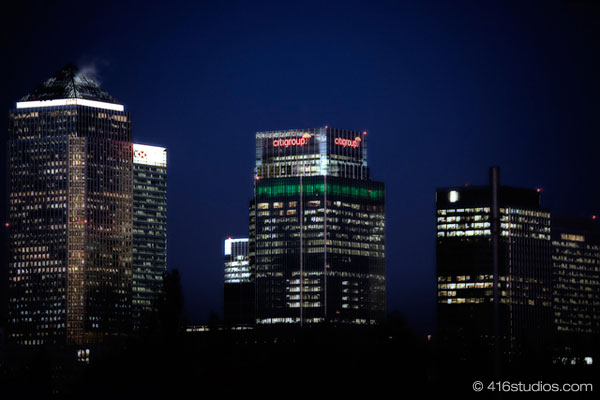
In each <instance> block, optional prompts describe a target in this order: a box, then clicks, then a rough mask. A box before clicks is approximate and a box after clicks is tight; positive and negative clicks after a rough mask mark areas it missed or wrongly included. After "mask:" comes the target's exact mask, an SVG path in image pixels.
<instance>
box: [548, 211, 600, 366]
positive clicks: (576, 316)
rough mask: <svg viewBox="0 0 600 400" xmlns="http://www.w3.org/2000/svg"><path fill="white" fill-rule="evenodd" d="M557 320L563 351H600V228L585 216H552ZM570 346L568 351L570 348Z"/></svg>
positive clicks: (582, 353) (587, 353)
mask: <svg viewBox="0 0 600 400" xmlns="http://www.w3.org/2000/svg"><path fill="white" fill-rule="evenodd" d="M552 263H553V280H554V288H553V299H554V300H553V303H554V315H553V317H554V324H555V329H556V331H557V339H558V342H557V344H558V346H559V354H560V355H569V356H571V357H573V356H590V355H595V356H598V355H599V352H600V344H599V343H600V341H599V340H598V339H600V232H599V229H598V223H597V222H595V221H593V220H591V219H588V218H582V217H575V216H565V215H553V216H552ZM567 350H568V351H567Z"/></svg>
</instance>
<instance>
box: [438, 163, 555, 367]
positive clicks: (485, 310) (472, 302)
mask: <svg viewBox="0 0 600 400" xmlns="http://www.w3.org/2000/svg"><path fill="white" fill-rule="evenodd" d="M496 171H497V172H498V170H497V169H496ZM492 175H493V173H492ZM497 175H499V173H498V174H497ZM494 182H495V183H494ZM494 186H495V188H496V189H494ZM436 208H437V212H436V214H437V216H436V218H437V221H436V222H437V246H436V253H437V262H436V264H437V285H438V288H437V323H438V331H439V332H438V333H439V336H440V337H441V340H442V343H443V347H444V348H445V349H451V351H454V352H456V354H458V355H459V356H464V355H468V354H471V355H475V356H480V355H481V356H485V355H486V354H487V355H488V356H489V355H490V353H492V352H493V348H494V346H495V345H498V347H499V354H501V355H502V354H503V355H505V356H510V357H511V358H516V357H526V356H533V357H544V356H545V352H546V351H547V350H549V348H550V340H551V333H550V332H551V330H552V261H551V241H550V239H551V237H550V230H551V226H550V223H551V222H550V212H549V211H547V210H545V209H543V208H542V207H541V205H540V192H539V191H537V190H531V189H520V188H514V187H509V186H500V185H499V176H498V179H497V180H495V181H494V179H491V181H490V185H488V186H468V187H463V186H457V187H448V188H441V189H438V190H437V192H436ZM494 216H497V217H496V218H494ZM495 227H496V228H495ZM494 241H496V243H497V254H496V256H495V250H494V249H495V245H494ZM495 258H496V262H497V266H496V267H497V271H498V274H497V276H494V259H495ZM495 291H496V292H495ZM495 294H496V296H495ZM495 318H496V321H494V320H495ZM495 322H496V323H497V325H496V326H495V324H494V323H495ZM496 332H497V333H496ZM496 335H497V336H496Z"/></svg>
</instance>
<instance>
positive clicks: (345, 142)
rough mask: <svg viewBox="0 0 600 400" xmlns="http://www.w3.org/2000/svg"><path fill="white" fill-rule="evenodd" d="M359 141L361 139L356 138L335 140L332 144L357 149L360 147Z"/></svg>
mask: <svg viewBox="0 0 600 400" xmlns="http://www.w3.org/2000/svg"><path fill="white" fill-rule="evenodd" d="M361 141H362V140H361V138H360V137H358V136H357V137H355V138H354V140H350V139H343V138H335V140H334V141H333V142H334V143H335V144H337V145H338V146H342V147H353V148H357V147H358V146H359V145H360V142H361Z"/></svg>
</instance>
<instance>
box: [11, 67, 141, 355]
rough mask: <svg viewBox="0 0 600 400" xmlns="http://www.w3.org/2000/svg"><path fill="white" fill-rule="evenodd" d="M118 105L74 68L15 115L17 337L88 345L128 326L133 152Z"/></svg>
mask: <svg viewBox="0 0 600 400" xmlns="http://www.w3.org/2000/svg"><path fill="white" fill-rule="evenodd" d="M78 93H84V94H85V95H83V94H82V96H85V98H86V101H89V102H91V103H86V104H84V103H78V102H77V100H79V99H78V98H75V96H77V94H78ZM63 96H66V97H63ZM89 104H93V105H94V106H90V105H89ZM119 110H123V106H121V105H119V104H117V103H116V101H114V99H112V98H111V97H110V96H107V95H105V92H104V91H103V90H102V89H100V88H99V87H98V86H97V85H95V83H93V81H91V80H89V79H88V78H86V77H85V76H83V75H81V74H80V73H79V72H78V71H77V70H76V69H75V68H74V67H72V66H67V67H65V68H63V69H62V70H61V71H59V73H57V75H56V76H54V77H53V78H50V79H49V80H48V81H47V82H45V83H44V84H42V85H40V86H38V87H37V88H36V89H35V90H34V91H33V92H32V93H31V94H30V95H28V96H25V97H24V98H23V99H22V100H21V102H19V103H17V108H16V109H14V110H12V111H11V112H10V114H9V144H8V148H9V151H8V158H9V159H8V175H9V176H8V183H9V222H8V223H9V245H8V248H9V268H8V275H9V287H8V290H9V294H8V298H9V300H8V301H9V307H8V308H9V309H8V322H9V329H8V332H9V335H8V337H9V340H11V341H12V342H15V343H19V344H25V345H36V344H45V343H56V344H60V343H68V344H86V343H96V342H99V341H102V340H103V339H104V338H105V337H107V336H123V335H125V334H127V332H128V331H129V328H130V325H131V321H130V313H131V286H132V250H133V249H132V215H133V212H132V207H133V193H132V188H133V163H132V159H133V155H132V146H131V122H130V117H129V114H128V113H126V112H124V111H119Z"/></svg>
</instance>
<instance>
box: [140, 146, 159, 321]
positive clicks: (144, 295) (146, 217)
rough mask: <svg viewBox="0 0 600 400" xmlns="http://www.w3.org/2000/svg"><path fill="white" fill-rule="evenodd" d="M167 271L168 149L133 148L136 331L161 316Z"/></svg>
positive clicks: (155, 147)
mask: <svg viewBox="0 0 600 400" xmlns="http://www.w3.org/2000/svg"><path fill="white" fill-rule="evenodd" d="M166 271H167V149H165V148H164V147H157V146H148V145H142V144H137V143H134V144H133V299H132V302H133V304H132V313H133V315H132V316H133V323H134V330H136V331H138V330H140V329H143V328H148V327H149V326H151V325H152V324H153V323H154V322H155V320H156V318H157V314H158V305H159V301H160V298H161V295H162V293H163V276H164V274H165V273H166Z"/></svg>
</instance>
